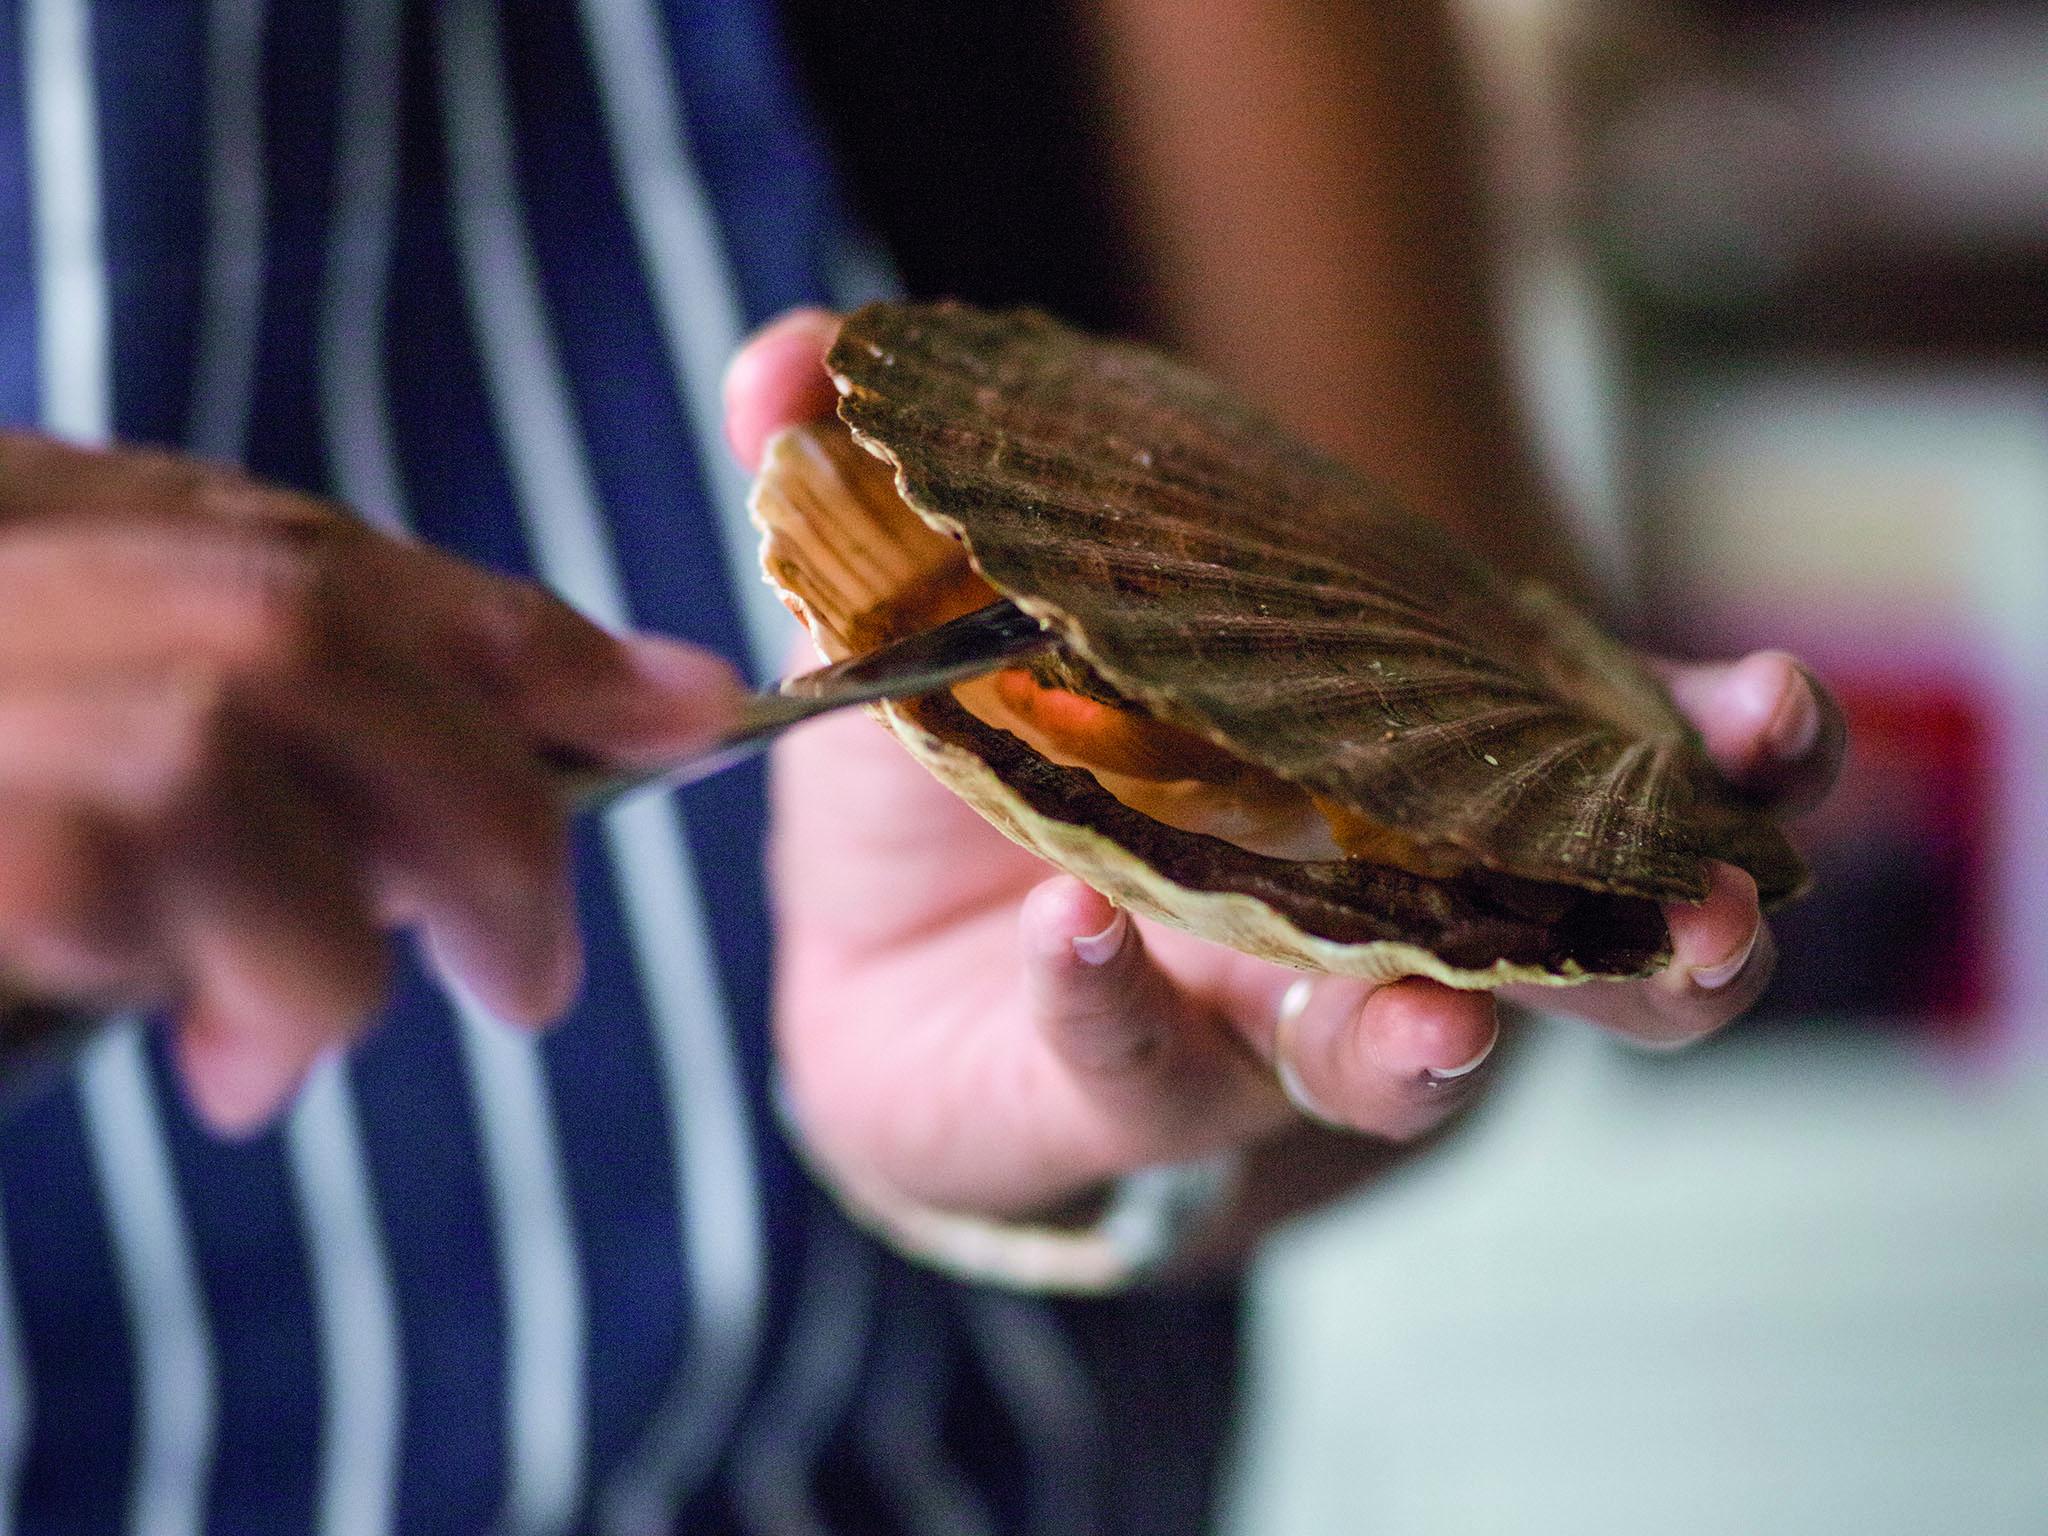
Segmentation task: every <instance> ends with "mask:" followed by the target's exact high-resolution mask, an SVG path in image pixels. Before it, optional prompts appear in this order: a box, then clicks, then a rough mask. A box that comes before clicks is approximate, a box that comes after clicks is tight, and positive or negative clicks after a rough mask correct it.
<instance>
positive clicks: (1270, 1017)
mask: <svg viewBox="0 0 2048 1536" xmlns="http://www.w3.org/2000/svg"><path fill="white" fill-rule="evenodd" d="M836 325H837V319H836V317H834V316H832V315H828V314H824V313H822V312H819V311H814V310H812V311H798V312H795V313H792V314H790V315H787V316H785V317H784V318H783V319H782V320H780V321H778V322H777V323H776V324H774V325H772V326H770V327H769V328H768V329H767V330H765V331H764V332H763V333H762V334H761V335H760V336H759V337H757V338H756V340H755V341H754V342H753V343H752V344H751V345H750V346H749V347H748V348H747V349H746V350H745V351H743V352H742V353H741V354H740V356H739V357H738V359H737V360H736V361H735V363H734V365H733V368H732V371H731V374H730V376H729V379H728V390H727V398H728V424H729V428H730V435H731V438H732V442H733V447H734V451H735V452H736V453H737V454H738V455H739V457H740V459H741V461H742V462H743V463H745V464H747V465H748V466H749V467H750V468H751V467H754V466H756V465H758V463H759V459H760V455H761V452H762V448H763V445H764V443H765V442H766V440H767V438H768V436H769V435H771V434H772V432H773V431H774V430H775V429H776V428H778V427H780V426H782V425H786V424H790V423H794V422H799V421H804V420H808V419H812V418H814V417H818V416H821V415H823V414H825V413H826V412H827V411H829V410H830V408H831V405H832V400H833V394H832V390H831V387H830V383H829V380H827V379H826V378H825V377H824V375H823V372H822V368H821V364H822V358H823V353H824V349H825V348H826V346H827V345H828V344H829V342H830V339H831V336H832V334H833V332H834V330H835V328H836ZM1661 670H1662V671H1663V673H1664V676H1665V677H1666V678H1667V680H1668V681H1669V683H1670V685H1671V687H1672V689H1673V692H1674V695H1675V697H1676V698H1677V699H1678V701H1679V702H1680V704H1681V707H1683V708H1684V709H1685V710H1686V712H1687V713H1688V714H1689V715H1690V716H1691V718H1692V719H1693V720H1694V721H1695V723H1696V724H1698V726H1699V727H1700V729H1701V731H1702V733H1703V735H1704V737H1705V739H1706V741H1707V743H1708V747H1709V750H1710V751H1711V753H1712V754H1713V756H1714V759H1715V761H1716V763H1717V764H1718V765H1719V766H1720V767H1721V769H1722V770H1723V772H1725V773H1727V774H1728V775H1729V776H1730V777H1731V778H1733V779H1735V780H1736V781H1738V782H1740V783H1743V784H1745V785H1750V786H1753V787H1755V788H1756V789H1757V790H1758V791H1759V792H1760V793H1766V794H1775V795H1777V796H1778V797H1779V798H1780V803H1782V804H1784V805H1786V806H1787V807H1788V808H1791V807H1794V806H1797V805H1800V804H1804V803H1809V802H1810V801H1811V800H1812V799H1813V798H1815V797H1817V796H1818V795H1819V794H1820V793H1822V792H1823V791H1824V789H1825V787H1826V785H1827V783H1828V782H1829V781H1830V780H1831V779H1832V776H1833V773H1834V769H1835V765H1836V763H1837V762H1838V761H1839V756H1840V743H1841V739H1842V738H1841V728H1840V722H1839V716H1838V715H1837V713H1836V711H1835V709H1834V706H1833V705H1832V703H1831V702H1830V701H1829V700H1828V698H1827V695H1826V694H1825V692H1824V691H1823V690H1822V689H1820V688H1819V687H1818V685H1817V684H1816V683H1815V682H1814V681H1813V679H1812V678H1811V677H1810V676H1809V675H1808V674H1807V673H1806V672H1805V671H1804V670H1803V669H1802V668H1800V667H1799V666H1798V664H1797V663H1795V662H1794V661H1792V660H1791V658H1789V657H1786V656H1784V655H1782V654H1778V653H1774V652H1763V653H1759V654H1757V655H1753V656H1749V657H1745V658H1743V659H1742V660H1740V661H1737V662H1734V663H1730V664H1726V665H1719V666H1676V665H1665V666H1663V667H1662V669H1661ZM774 804H775V823H774V826H775V830H774V840H773V848H772V860H773V873H774V876H775V892H776V901H777V922H778V927H779V932H780V935H781V944H782V948H781V977H780V986H779V994H778V1001H779V1008H778V1032H779V1033H778V1042H779V1046H780V1054H781V1059H782V1062H783V1064H784V1070H785V1073H786V1075H787V1079H788V1083H789V1087H790V1090H791V1094H792V1099H793V1103H794V1105H795V1107H796V1110H797V1113H798V1115H799V1118H800V1120H801V1122H802V1124H803V1127H804V1130H805V1132H806V1134H807V1137H808V1139H809V1141H810V1144H811V1146H812V1148H813V1150H814V1152H815V1153H816V1155H817V1156H819V1157H820V1158H821V1159H822V1160H823V1162H824V1163H825V1164H826V1166H827V1167H828V1168H829V1169H831V1170H832V1171H833V1172H834V1174H835V1175H836V1176H838V1177H839V1178H841V1179H843V1180H845V1181H847V1182H849V1183H851V1184H853V1185H854V1186H856V1187H861V1188H864V1189H868V1190H875V1189H878V1188H880V1189H885V1190H887V1191H889V1192H891V1193H892V1194H893V1195H894V1196H896V1197H898V1198H902V1199H907V1200H910V1201H913V1202H916V1203H919V1204H925V1205H933V1206H938V1207H941V1208H947V1209H954V1210H961V1211H972V1212H978V1213H985V1214H992V1215H997V1216H1004V1217H1043V1216H1045V1215H1046V1214H1047V1213H1055V1212H1060V1211H1065V1210H1074V1209H1085V1208H1086V1207H1087V1205H1088V1197H1089V1196H1090V1195H1091V1193H1093V1192H1095V1191H1097V1190H1099V1188H1100V1187H1101V1185H1102V1183H1103V1181H1105V1180H1107V1179H1110V1178H1113V1177H1115V1176H1117V1175H1120V1174H1123V1173H1127V1172H1130V1171H1132V1170H1134V1169H1137V1168H1142V1167H1146V1166H1149V1165H1153V1164H1158V1163H1166V1162H1176V1161H1180V1160H1184V1159H1188V1158H1193V1157H1198V1156H1202V1155H1205V1154H1209V1153H1214V1152H1219V1151H1226V1150H1237V1151H1242V1152H1245V1153H1246V1154H1247V1155H1248V1158H1249V1162H1248V1165H1247V1166H1248V1170H1249V1175H1248V1177H1247V1178H1246V1179H1245V1180H1244V1193H1243V1197H1242V1198H1241V1200H1240V1202H1239V1208H1238V1211H1237V1213H1236V1215H1237V1220H1236V1221H1235V1223H1234V1224H1230V1225H1229V1226H1228V1230H1227V1232H1225V1233H1223V1234H1220V1235H1219V1237H1218V1240H1217V1244H1216V1251H1217V1252H1218V1253H1219V1254H1221V1253H1231V1252H1235V1251H1237V1250H1238V1249H1239V1248H1240V1247H1241V1246H1242V1244H1243V1243H1244V1242H1245V1241H1248V1240H1249V1239H1250V1238H1251V1237H1252V1236H1253V1235H1255V1234H1256V1232H1257V1231H1258V1230H1260V1229H1262V1228H1263V1227H1265V1226H1266V1225H1268V1224H1269V1223H1270V1222H1272V1221H1274V1220H1277V1219H1280V1218H1281V1217H1284V1216H1285V1215H1287V1214H1289V1213H1291V1212H1292V1211H1294V1210H1297V1209H1299V1208H1301V1207H1302V1206H1304V1205H1307V1204H1312V1203H1314V1202H1316V1201H1318V1200H1320V1199H1323V1198H1326V1197H1327V1196H1328V1195H1330V1194H1332V1193H1334V1192H1336V1191H1338V1190H1340V1189H1343V1188H1345V1187H1348V1186H1349V1185H1351V1184H1353V1183H1355V1182H1356V1181H1357V1180H1358V1179H1360V1178H1362V1177H1364V1176H1365V1175H1367V1174H1368V1173H1371V1172H1374V1171H1376V1170H1378V1169H1379V1168H1382V1167H1384V1166H1385V1164H1386V1163H1387V1162H1388V1160H1389V1156H1390V1152H1389V1149H1390V1148H1391V1147H1395V1146H1399V1145H1401V1144H1412V1143H1414V1142H1416V1141H1418V1140H1419V1139H1421V1138H1425V1137H1427V1136H1429V1135H1430V1134H1432V1133H1433V1132H1435V1131H1437V1130H1438V1129H1439V1128H1440V1127H1442V1126H1443V1125H1444V1124H1445V1123H1446V1122H1447V1121H1448V1120H1449V1119H1450V1118H1451V1117H1452V1116H1454V1115H1455V1114H1456V1113H1457V1112H1458V1110H1459V1109H1461V1108H1462V1107H1463V1106H1464V1105H1466V1104H1467V1103H1468V1102H1469V1101H1470V1100H1471V1099H1472V1097H1473V1096H1474V1095H1475V1094H1476V1093H1477V1092H1478V1091H1479V1090H1480V1089H1481V1088H1482V1087H1483V1085H1484V1083H1485V1081H1486V1077H1487V1074H1486V1072H1485V1070H1484V1062H1485V1059H1486V1058H1487V1057H1488V1055H1489V1054H1490V1052H1491V1051H1492V1048H1493V1045H1494V1042H1495V1040H1496V1038H1497V1035H1498V1031H1499V1019H1498V1014H1497V1009H1496V1005H1495V1000H1494V998H1493V997H1491V996H1489V995H1487V994H1484V993H1470V992H1459V991H1454V990H1452V989H1449V988H1446V987H1443V986H1440V985H1438V984H1436V983H1434V982H1431V981H1426V980H1421V979H1409V980H1403V981H1398V982H1395V983H1393V984H1391V985H1387V986H1381V987H1377V988H1375V987H1371V986H1368V985H1366V984H1365V983H1362V982H1355V981H1350V980H1345V979H1339V978H1325V979H1321V980H1318V981H1315V982H1313V983H1311V984H1310V985H1309V986H1307V987H1306V988H1303V987H1299V986H1297V983H1299V982H1301V981H1302V979H1303V978H1302V977H1301V976H1300V974H1299V973H1298V972H1293V971H1288V970H1284V969H1282V968H1280V967H1276V966H1273V965H1270V964H1266V963H1264V962H1261V961H1257V960H1253V959H1250V958H1248V957H1246V956H1243V955H1240V954H1237V953H1236V952H1234V951H1231V950H1227V949H1222V948H1218V947H1216V946H1213V945H1210V944H1206V943H1203V942H1202V941H1200V940H1197V939H1193V938H1191V937H1189V936H1187V935H1185V934H1182V933H1179V932H1176V931H1174V930H1171V929H1167V928H1163V927H1159V926H1157V925H1154V924H1152V923H1150V922H1146V921H1134V920H1131V919H1129V918H1127V917H1125V916H1122V915H1120V914H1118V913H1117V912H1116V911H1115V910H1114V909H1113V908H1112V907H1111V906H1110V905H1109V903H1108V902H1107V901H1105V900H1104V899H1103V898H1102V897H1101V896H1100V895H1098V894H1097V893H1095V892H1093V891H1091V890H1089V889H1088V888H1087V887H1085V886H1083V885H1081V884H1080V883H1079V882H1077V881H1074V880H1072V879H1069V878H1066V877H1063V876H1062V877H1055V878H1052V879H1048V878H1046V875H1047V871H1046V868H1045V866H1044V865H1043V864H1041V863H1040V862H1039V861H1038V860H1037V859H1036V858H1034V857H1033V856H1032V855H1030V854H1028V853H1026V852H1024V851H1023V850H1022V849H1020V848H1018V847H1016V846H1015V845H1014V844H1012V843H1010V842H1009V841H1008V840H1007V839H1004V838H1003V837H1001V836H1000V835H999V834H998V833H997V832H995V831H994V830H993V829H992V828H991V827H989V826H988V825H987V824H986V823H985V822H983V821H982V820H981V818H980V817H979V816H977V815H976V814H975V813H974V812H973V811H971V810H969V809H968V808H967V807H966V806H965V805H964V804H962V803H961V802H960V801H958V800H956V799H955V798H954V797H953V796H952V795H950V794H949V793H947V792H946V791H945V790H944V789H942V788H941V787H940V786H939V785H938V784H937V783H936V781H934V780H932V779H931V778H930V777H929V776H928V775H927V774H925V773H924V772H923V770H922V769H920V768H918V767H917V766H916V764H915V763H914V762H913V761H912V760H911V759H910V757H909V756H908V755H907V754H906V753H904V752H903V751H902V750H901V749H900V748H899V747H898V746H897V745H896V744H895V743H894V742H893V741H892V740H890V739H889V737H888V736H887V734H886V733H885V732H884V731H883V730H882V728H881V727H880V726H878V725H877V724H875V723H874V722H872V721H870V720H868V719H866V718H864V717H861V716H855V715H848V716H841V717H837V718H834V719H831V720H828V721H824V722H821V723H819V724H818V725H815V726H813V727H811V728H808V729H807V730H805V731H803V732H799V733H795V734H793V735H792V736H791V737H789V738H788V739H787V740H786V741H785V742H784V743H783V744H782V745H781V746H780V747H779V748H778V750H777V753H776V759H775V801H774ZM1666 915H1667V918H1668V920H1669V922H1670V926H1671V932H1672V941H1673V946H1674V951H1675V957H1674V959H1673V961H1672V964H1671V965H1670V967H1669V968H1668V969H1666V970H1665V971H1664V972H1662V973H1661V974H1659V975H1657V976H1655V977H1653V978H1650V979H1649V980H1646V981H1641V982H1635V983H1628V984H1599V985H1591V986H1585V987H1579V988H1573V989H1570V990H1565V991H1556V990H1551V989H1541V990H1542V992H1543V996H1542V999H1541V1001H1542V1002H1543V1004H1544V1005H1545V1006H1546V1007H1547V1008H1549V1009H1551V1010H1554V1011H1562V1012H1566V1013H1575V1014H1578V1015H1580V1016H1582V1017H1585V1018H1588V1019H1591V1020H1593V1021H1594V1022H1596V1023H1598V1024H1600V1025H1602V1026H1604V1027H1606V1028H1608V1029H1610V1030H1613V1031H1614V1032H1616V1033H1617V1034H1620V1035H1622V1036H1624V1037H1625V1038H1628V1039H1631V1040H1634V1041H1636V1042H1639V1043H1641V1044H1644V1045H1650V1046H1660V1047H1662V1046H1673V1045H1679V1044H1683V1043H1685V1042H1687V1041H1690V1040H1693V1039H1697V1038H1698V1037H1700V1036H1702V1035H1704V1034H1707V1033H1709V1032H1711V1031H1713V1030H1714V1029H1717V1028H1719V1027H1720V1026H1721V1025H1723V1024H1725V1023H1727V1022H1728V1021H1729V1020H1730V1019H1732V1018H1734V1017H1735V1016H1736V1015H1737V1014H1738V1013H1740V1012H1741V1011H1742V1010H1743V1009H1744V1008H1745V1007H1747V1006H1748V1005H1749V1003H1750V1002H1752V1001H1753V1000H1754V999H1755V997H1756V995H1757V994H1758V992H1760V991H1761V990H1762V988H1763V985H1764V983H1765V982H1766V980H1767V979H1768V978H1769V974H1770V970H1771V965H1772V960H1773V954H1774V951H1773V947H1772V944H1771V941H1770V935H1769V931H1768V929H1767V928H1765V927H1764V926H1763V925H1762V923H1761V922H1760V920H1759V917H1758V912H1757V904H1756V887H1755V884H1754V882H1753V881H1751V880H1750V878H1749V877H1748V876H1747V875H1746V874H1744V873H1742V872H1741V871H1740V870H1737V869H1734V868H1732V867H1729V866H1725V865H1720V866H1716V871H1715V878H1714V885H1713V890H1712V893H1711V894H1710V895H1709V897H1708V898H1707V900H1706V901H1705V902H1704V903H1702V904H1700V905H1699V906H1697V907H1692V906H1672V907H1670V908H1668V909H1667V912H1666ZM1505 995H1506V996H1508V997H1509V998H1511V999H1517V1000H1524V1001H1528V1000H1533V999H1534V991H1533V990H1530V991H1523V990H1520V989H1513V990H1510V991H1509V992H1508V993H1507V994H1505ZM1283 1085H1286V1086H1283ZM1360 1133H1362V1134H1360Z"/></svg>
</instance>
